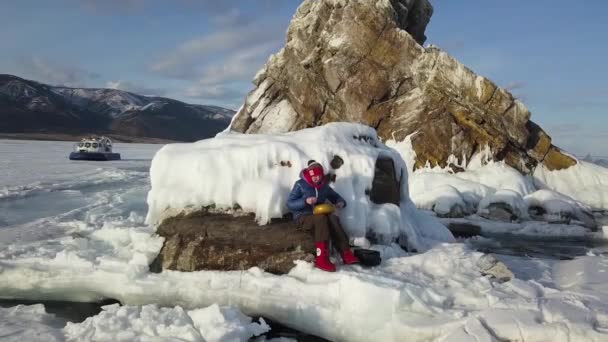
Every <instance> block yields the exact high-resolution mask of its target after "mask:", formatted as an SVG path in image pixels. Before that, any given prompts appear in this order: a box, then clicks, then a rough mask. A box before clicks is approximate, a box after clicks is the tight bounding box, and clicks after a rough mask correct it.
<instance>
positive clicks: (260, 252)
mask: <svg viewBox="0 0 608 342" xmlns="http://www.w3.org/2000/svg"><path fill="white" fill-rule="evenodd" d="M157 234H159V235H160V236H162V237H164V238H165V243H164V245H163V248H162V249H161V251H160V254H159V256H158V257H157V259H156V260H155V261H154V262H153V263H152V265H151V266H150V269H151V270H152V271H154V272H160V271H162V270H176V271H184V272H191V271H199V270H221V271H230V270H245V269H249V268H251V267H259V268H262V269H264V270H265V271H267V272H270V273H275V274H284V273H287V272H289V270H290V269H291V268H293V267H294V260H307V261H311V260H312V258H313V252H314V242H313V238H312V235H311V233H309V232H306V231H303V230H301V229H299V228H297V225H296V224H295V223H294V222H292V221H291V220H281V221H279V222H274V223H271V224H268V225H265V226H260V225H258V224H257V223H256V222H255V220H254V216H253V215H242V216H233V215H229V214H217V213H210V212H208V211H207V210H204V209H203V210H200V211H197V212H194V213H191V214H187V215H183V214H182V215H179V216H176V217H172V218H168V219H166V220H164V221H163V222H162V223H161V225H160V226H159V227H158V229H157Z"/></svg>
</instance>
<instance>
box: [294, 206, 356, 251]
mask: <svg viewBox="0 0 608 342" xmlns="http://www.w3.org/2000/svg"><path fill="white" fill-rule="evenodd" d="M298 223H299V224H300V226H301V227H302V228H303V229H304V230H307V231H311V232H313V235H314V238H315V242H322V241H329V238H330V237H331V239H332V241H333V243H334V246H335V247H336V249H337V250H338V252H340V253H342V252H343V251H345V250H347V249H348V248H350V246H349V245H348V236H346V233H345V232H344V229H342V225H341V224H340V219H339V218H338V217H337V216H336V215H303V216H301V217H300V218H298Z"/></svg>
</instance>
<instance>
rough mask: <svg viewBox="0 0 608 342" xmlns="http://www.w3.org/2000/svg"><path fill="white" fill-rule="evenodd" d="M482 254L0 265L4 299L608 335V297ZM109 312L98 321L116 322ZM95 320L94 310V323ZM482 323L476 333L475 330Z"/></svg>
mask: <svg viewBox="0 0 608 342" xmlns="http://www.w3.org/2000/svg"><path fill="white" fill-rule="evenodd" d="M482 257H483V254H481V253H477V252H472V251H470V250H469V249H468V248H466V246H464V245H462V244H451V245H443V246H439V247H436V248H433V249H432V250H430V251H428V252H426V253H424V254H418V255H411V256H407V257H395V258H391V259H385V261H384V262H383V264H382V265H381V266H379V267H376V268H373V269H363V268H361V267H359V266H350V267H343V268H341V269H340V271H339V272H337V273H334V274H328V273H326V272H323V271H319V270H316V269H314V268H313V267H312V265H311V264H309V263H305V262H299V263H298V265H297V266H296V268H294V269H293V270H292V272H291V273H290V274H288V275H285V276H275V275H271V274H267V273H264V272H261V271H260V270H259V269H257V268H252V269H250V270H247V271H234V272H213V271H200V272H191V273H181V272H171V271H165V272H163V273H161V274H150V273H144V272H142V273H139V274H137V273H124V272H121V271H116V272H111V271H109V270H103V269H101V268H100V267H97V266H95V265H93V266H92V267H88V268H84V267H82V266H81V265H73V264H71V263H66V264H65V265H63V266H62V267H57V265H52V263H51V262H45V261H41V262H40V263H38V264H36V265H21V264H20V262H15V261H13V262H2V263H0V265H1V267H2V271H1V272H0V289H2V292H1V293H2V296H3V297H13V298H14V297H17V298H39V297H40V296H41V295H42V294H44V296H46V297H47V298H55V299H63V300H81V301H82V300H95V299H99V298H116V299H118V300H120V301H121V302H123V303H125V304H126V305H130V306H133V305H145V304H151V303H154V304H157V305H163V306H170V307H171V306H174V305H179V306H181V307H183V308H184V309H194V308H197V307H206V306H209V305H212V304H214V303H216V304H218V305H236V306H238V307H239V308H240V309H241V310H243V312H245V313H246V314H249V315H253V314H255V315H262V316H264V317H268V318H271V319H274V320H277V321H280V322H284V323H286V324H289V326H291V327H294V328H296V329H298V330H300V331H304V332H307V333H311V334H315V335H318V336H322V337H325V338H328V339H332V340H348V341H368V340H370V338H371V339H374V340H382V341H399V340H402V339H403V337H405V336H407V338H408V340H411V341H426V340H442V339H444V340H445V339H448V340H449V337H450V336H454V334H458V335H460V336H462V337H463V338H465V337H466V339H465V340H474V338H473V336H472V335H475V334H477V333H485V334H490V335H492V334H494V335H497V336H503V337H504V338H505V339H506V338H511V337H512V336H516V335H517V334H520V333H522V334H524V338H523V340H526V341H528V340H530V341H544V340H546V339H545V338H546V336H549V337H550V340H551V341H559V340H568V339H570V340H586V341H601V340H603V339H605V338H606V337H607V336H606V335H603V334H602V333H601V331H602V329H606V328H608V326H607V325H606V324H605V323H608V321H607V320H606V317H608V316H607V314H608V305H607V304H605V302H604V301H603V299H601V298H605V297H599V298H598V297H593V296H589V295H588V294H587V293H579V292H577V291H576V289H574V290H568V291H561V290H559V289H556V288H551V287H545V286H543V285H540V284H539V283H537V282H535V281H533V280H532V281H524V280H519V279H514V280H511V281H509V282H505V283H497V282H493V281H491V280H489V279H488V278H486V277H484V276H483V275H481V273H480V271H479V267H478V266H477V265H478V264H479V263H480V260H481V259H482ZM125 261H126V260H125ZM598 267H602V269H599V270H598V269H597V268H596V269H591V268H588V269H587V270H588V271H592V272H588V274H586V275H584V276H583V275H581V276H580V277H579V278H580V279H582V282H583V283H584V282H588V280H589V279H591V278H592V279H597V278H596V277H594V275H593V274H594V273H593V272H596V271H602V270H603V271H606V265H604V264H601V265H598ZM588 277H589V278H588ZM598 295H600V294H598ZM578 303H580V304H578ZM116 310H118V308H117V307H116ZM123 310H124V311H125V315H127V316H128V317H132V318H133V319H134V321H133V322H134V323H133V324H132V325H131V326H130V327H129V328H128V329H127V331H130V330H129V329H136V328H137V327H138V324H140V323H137V318H138V317H141V316H143V312H144V309H143V308H139V307H138V308H135V307H127V308H125V309H123ZM173 314H175V312H174V313H173ZM129 315H132V316H129ZM163 315H164V314H163V313H162V312H161V313H158V312H156V313H154V314H153V315H151V316H153V317H157V318H156V319H159V320H161V322H162V321H163V319H164V318H163ZM191 316H192V315H191ZM183 317H184V319H185V316H183ZM104 318H107V317H104V316H103V315H102V316H101V318H99V319H98V320H100V321H101V322H104V321H107V320H105V319H104ZM195 319H196V317H193V321H195ZM95 321H96V319H95V318H92V319H91V321H90V324H96V323H95ZM176 322H180V320H177V321H176ZM99 324H101V323H99ZM146 324H147V323H146ZM478 324H480V325H479V326H478V328H477V330H476V331H475V332H470V331H468V327H469V326H471V325H473V326H476V325H478ZM142 325H144V326H145V324H144V322H142ZM216 326H217V325H216ZM89 328H90V326H89ZM137 329H140V328H137ZM141 329H143V328H141ZM101 331H102V332H103V331H104V329H102V330H101ZM134 331H135V330H134ZM179 334H182V331H181V330H179ZM520 338H521V337H520Z"/></svg>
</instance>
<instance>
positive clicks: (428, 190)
mask: <svg viewBox="0 0 608 342" xmlns="http://www.w3.org/2000/svg"><path fill="white" fill-rule="evenodd" d="M409 185H410V195H411V197H412V201H414V203H415V204H416V206H417V207H418V208H421V209H427V210H435V212H437V213H438V214H447V213H448V212H449V211H450V208H452V207H453V206H454V205H460V206H462V208H463V209H464V211H465V212H467V213H473V212H476V211H477V210H478V209H479V207H480V202H482V200H483V203H482V208H481V209H484V207H483V206H484V205H487V204H490V203H493V202H495V201H496V200H497V199H505V200H506V196H505V194H507V193H508V194H511V196H510V197H509V201H511V203H510V204H515V203H514V202H513V201H517V200H516V199H514V198H513V196H515V197H517V198H520V197H522V196H525V195H527V194H529V193H531V192H533V191H534V185H533V184H532V180H531V179H530V178H528V177H525V176H522V175H521V174H520V173H519V172H517V171H516V170H515V169H513V168H511V167H509V166H508V165H506V164H504V163H503V162H490V163H488V164H486V165H484V166H480V167H479V168H477V169H469V170H466V171H465V172H460V173H451V172H450V171H448V170H447V169H441V168H437V167H436V168H432V169H431V168H425V169H420V170H416V172H413V173H412V175H411V176H410V179H409ZM497 192H499V194H498V195H497V196H501V197H496V196H495V194H496V193H497ZM500 194H502V195H500ZM517 205H518V206H520V205H521V203H518V204H517ZM521 209H524V208H521Z"/></svg>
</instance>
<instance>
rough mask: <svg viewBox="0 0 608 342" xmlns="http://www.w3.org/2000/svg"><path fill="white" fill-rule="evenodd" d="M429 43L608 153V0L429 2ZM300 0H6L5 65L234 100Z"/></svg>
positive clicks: (0, 67) (0, 63)
mask: <svg viewBox="0 0 608 342" xmlns="http://www.w3.org/2000/svg"><path fill="white" fill-rule="evenodd" d="M431 2H432V4H433V5H434V7H435V13H434V15H433V18H432V20H431V23H430V24H429V27H428V28H427V36H428V41H427V44H428V43H430V44H435V45H437V46H439V47H441V48H443V49H445V50H447V51H448V52H449V53H450V54H452V55H453V56H455V57H456V58H458V59H459V60H460V61H461V62H463V63H464V64H466V65H467V66H469V67H470V68H472V69H473V70H475V71H476V72H477V73H479V74H481V75H484V76H486V77H488V78H490V79H492V80H494V81H495V82H496V83H498V84H499V85H501V86H503V87H507V88H509V89H510V90H511V91H512V92H513V93H514V94H515V95H516V96H518V97H520V98H521V99H522V101H523V102H524V103H525V104H526V105H527V106H528V107H529V108H530V110H531V111H532V119H533V120H534V121H536V122H538V123H539V124H540V125H541V126H542V127H543V128H545V129H546V130H547V131H548V132H549V133H550V135H552V137H553V138H554V142H555V143H556V144H557V145H559V146H561V147H563V148H565V149H566V150H569V151H571V152H573V153H576V154H586V153H587V152H591V153H593V154H595V155H602V156H607V155H608V130H607V128H608V111H607V110H606V108H608V81H607V78H608V68H607V67H606V60H608V58H607V57H608V45H607V42H608V40H607V37H608V23H607V21H606V20H605V19H604V18H605V16H606V13H608V2H607V1H604V0H585V1H581V2H573V1H565V0H534V1H530V0H513V1H480V0H460V1H454V0H431ZM299 3H300V1H299V0H241V1H238V0H221V1H219V0H53V1H46V0H37V1H35V0H19V1H13V0H0V42H2V50H1V51H0V73H10V74H15V75H18V76H21V77H25V78H29V79H34V80H38V81H42V82H47V83H51V84H63V85H68V86H86V87H113V88H119V89H124V90H130V91H134V92H137V93H141V94H147V95H162V96H167V97H172V98H176V99H179V100H183V101H186V102H190V103H205V104H216V105H221V106H226V107H230V108H235V109H236V108H237V107H238V106H239V105H240V104H241V103H242V101H243V99H244V96H245V94H246V93H247V92H248V91H249V90H251V88H252V84H251V79H252V78H253V75H254V74H255V72H256V71H257V70H258V69H259V68H260V67H262V65H263V64H264V62H265V61H266V60H267V58H268V56H269V55H270V54H271V53H274V52H276V51H278V50H279V49H280V48H281V46H282V45H283V42H284V39H285V31H286V29H287V26H288V25H289V21H290V19H291V16H292V15H293V13H294V12H295V9H296V8H297V6H298V5H299Z"/></svg>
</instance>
